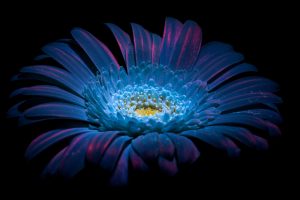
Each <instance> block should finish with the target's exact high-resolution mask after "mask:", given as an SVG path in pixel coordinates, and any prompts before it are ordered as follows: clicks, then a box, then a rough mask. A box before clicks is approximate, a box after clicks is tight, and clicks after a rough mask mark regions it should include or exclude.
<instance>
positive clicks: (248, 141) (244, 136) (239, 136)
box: [214, 126, 268, 150]
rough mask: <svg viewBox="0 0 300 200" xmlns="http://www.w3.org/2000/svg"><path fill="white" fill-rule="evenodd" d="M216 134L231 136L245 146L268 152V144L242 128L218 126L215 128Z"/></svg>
mask: <svg viewBox="0 0 300 200" xmlns="http://www.w3.org/2000/svg"><path fill="white" fill-rule="evenodd" d="M214 130H215V131H216V132H219V133H220V134H224V135H227V136H230V137H232V138H234V139H236V140H238V141H240V142H242V143H243V144H245V145H247V146H249V147H252V148H256V149H258V150H266V149H267V148H268V142H267V141H266V140H265V139H263V138H261V137H259V136H256V135H253V134H252V133H251V132H250V131H248V130H247V129H244V128H240V127H230V126H216V127H214Z"/></svg>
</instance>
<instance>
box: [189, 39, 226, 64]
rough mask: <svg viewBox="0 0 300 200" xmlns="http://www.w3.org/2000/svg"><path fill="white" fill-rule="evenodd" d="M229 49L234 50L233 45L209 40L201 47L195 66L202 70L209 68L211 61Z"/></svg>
mask: <svg viewBox="0 0 300 200" xmlns="http://www.w3.org/2000/svg"><path fill="white" fill-rule="evenodd" d="M229 51H232V47H231V45H229V44H225V43H222V42H209V43H207V44H205V45H204V46H202V47H201V51H200V53H199V56H198V60H197V62H196V64H195V68H197V69H201V70H205V69H207V64H208V63H209V62H210V61H212V60H213V59H214V58H216V57H218V56H220V55H223V54H224V53H226V52H229Z"/></svg>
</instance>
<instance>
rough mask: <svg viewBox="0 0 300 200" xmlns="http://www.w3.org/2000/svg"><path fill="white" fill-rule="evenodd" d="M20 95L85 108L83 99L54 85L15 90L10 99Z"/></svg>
mask: <svg viewBox="0 0 300 200" xmlns="http://www.w3.org/2000/svg"><path fill="white" fill-rule="evenodd" d="M18 95H28V96H44V97H50V98H56V99H60V100H64V101H67V102H70V103H73V104H77V105H79V106H82V107H84V106H85V102H84V100H83V99H82V98H80V97H78V96H76V95H74V94H72V93H70V92H68V91H66V90H63V89H61V88H59V87H56V86H52V85H35V86H31V87H24V88H20V89H17V90H15V91H14V92H13V93H12V94H11V95H10V97H14V96H18Z"/></svg>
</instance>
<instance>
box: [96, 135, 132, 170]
mask: <svg viewBox="0 0 300 200" xmlns="http://www.w3.org/2000/svg"><path fill="white" fill-rule="evenodd" d="M130 140H131V137H128V136H120V137H117V138H116V139H115V140H114V141H113V142H112V143H111V144H110V145H109V147H108V149H107V150H106V151H105V153H104V155H103V158H102V159H101V162H100V166H101V167H102V168H103V169H105V170H108V171H112V170H113V169H114V167H115V165H116V163H117V161H118V159H119V156H120V154H121V153H122V151H123V149H124V148H125V147H126V145H127V144H128V142H129V141H130Z"/></svg>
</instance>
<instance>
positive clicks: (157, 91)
mask: <svg viewBox="0 0 300 200" xmlns="http://www.w3.org/2000/svg"><path fill="white" fill-rule="evenodd" d="M182 102H183V101H182V96H180V95H179V94H177V93H175V92H170V91H169V90H165V89H163V88H159V87H153V86H148V85H141V86H131V85H130V86H127V87H125V88H124V89H123V90H121V91H118V92H117V93H115V94H113V96H112V107H114V108H115V110H116V111H117V112H120V113H121V114H122V115H126V116H130V117H135V118H140V119H141V118H154V119H156V120H160V119H161V118H162V116H163V115H168V118H172V117H175V116H176V115H179V114H182V112H183V110H182V109H180V108H181V104H182Z"/></svg>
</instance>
